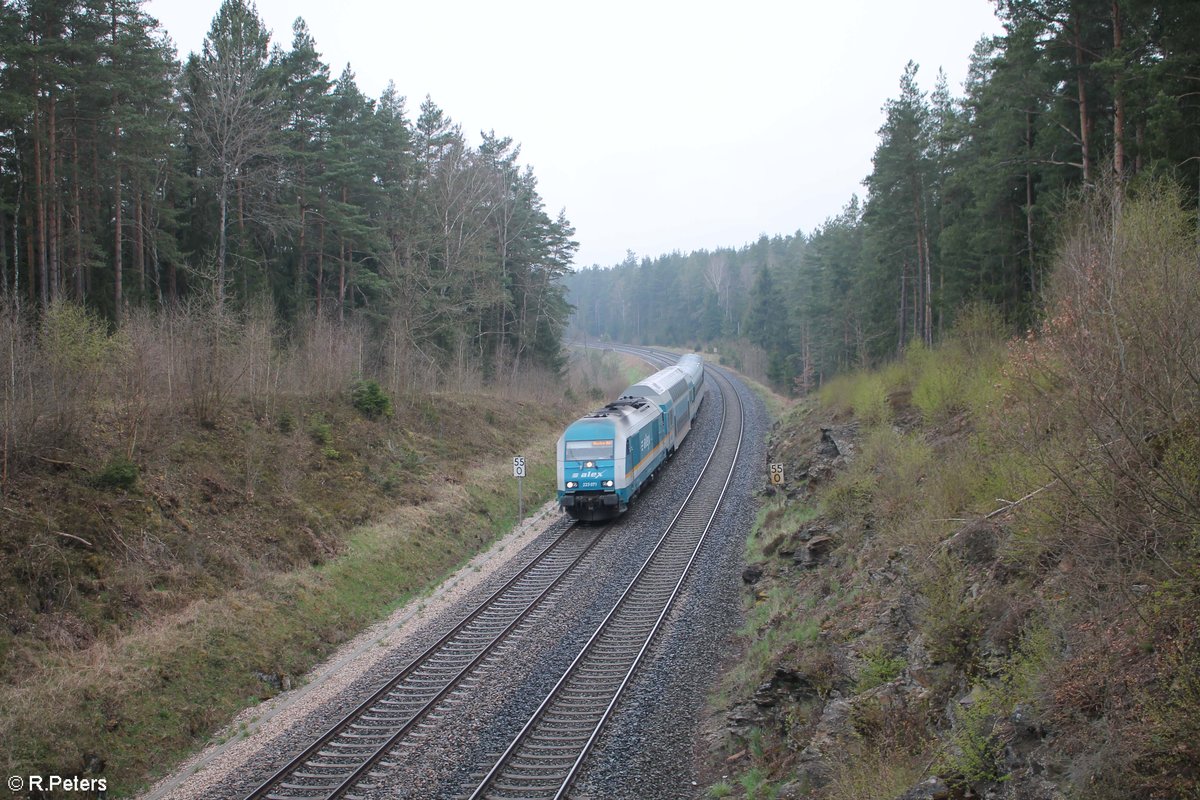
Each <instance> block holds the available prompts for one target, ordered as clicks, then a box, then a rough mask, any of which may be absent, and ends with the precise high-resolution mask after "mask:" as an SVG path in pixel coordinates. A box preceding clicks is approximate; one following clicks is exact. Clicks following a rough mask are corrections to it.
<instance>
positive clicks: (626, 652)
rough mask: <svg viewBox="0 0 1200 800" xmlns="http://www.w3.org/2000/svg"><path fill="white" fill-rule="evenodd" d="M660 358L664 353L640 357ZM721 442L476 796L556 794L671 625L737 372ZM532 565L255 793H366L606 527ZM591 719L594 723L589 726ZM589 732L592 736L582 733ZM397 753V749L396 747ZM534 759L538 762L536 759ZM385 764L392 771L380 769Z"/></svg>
mask: <svg viewBox="0 0 1200 800" xmlns="http://www.w3.org/2000/svg"><path fill="white" fill-rule="evenodd" d="M637 354H638V355H640V356H641V357H643V358H645V359H646V360H648V361H654V362H662V361H665V360H666V358H665V356H664V354H660V353H656V352H652V351H640V352H638V353H637ZM710 375H713V376H714V377H713V380H715V381H716V382H717V383H718V384H719V385H720V387H721V394H722V396H723V397H724V402H723V408H724V415H723V418H722V421H721V431H720V432H719V433H718V435H717V443H716V445H715V446H714V448H713V450H712V452H711V453H710V454H709V457H708V461H707V462H706V463H705V466H704V468H703V469H702V471H701V475H700V477H699V478H698V479H697V481H696V483H695V485H694V486H693V487H692V490H691V493H690V494H689V495H688V498H687V499H686V500H685V501H684V503H683V505H682V507H681V508H680V510H679V513H678V514H677V515H676V517H675V519H674V520H673V521H672V523H671V524H670V525H669V526H668V528H667V530H666V532H665V533H664V534H663V535H662V537H661V538H660V540H659V542H658V544H657V545H656V546H655V548H654V551H653V552H652V553H651V555H650V556H649V558H648V559H647V560H646V562H645V564H644V565H643V566H642V568H641V570H640V571H639V572H638V574H637V576H636V577H635V578H634V580H633V582H632V583H631V584H630V586H629V588H628V589H627V590H626V592H625V594H624V595H623V596H622V597H621V599H620V600H619V601H618V602H617V604H616V606H615V607H613V609H612V611H611V612H610V613H609V615H608V617H607V618H606V619H605V621H604V622H603V623H602V624H601V625H600V627H599V629H597V630H596V632H595V634H594V635H593V636H592V637H591V639H590V640H589V641H588V643H587V645H585V647H584V649H583V651H582V652H581V653H580V654H579V656H578V657H577V658H576V659H575V661H574V662H573V663H572V664H571V666H570V667H569V668H568V670H567V672H566V674H565V675H564V677H563V678H562V680H560V681H559V684H558V686H556V688H555V689H554V690H553V691H552V692H551V694H550V696H549V697H547V699H546V701H545V702H543V703H542V706H541V708H539V710H538V711H537V712H536V714H535V716H534V719H533V720H531V721H530V723H529V724H527V725H526V726H525V728H524V729H522V731H521V733H520V734H519V735H518V737H517V739H516V740H515V741H514V742H513V745H512V746H511V747H510V748H509V750H508V751H506V752H505V754H504V757H503V758H502V759H501V760H500V762H499V763H497V765H496V766H495V767H494V768H493V769H492V770H491V771H490V772H488V773H487V776H486V778H485V780H484V781H483V783H482V784H480V785H479V787H478V788H477V789H476V791H475V793H474V794H473V795H472V796H473V797H483V796H488V797H557V796H561V795H562V793H564V792H565V791H566V788H567V787H568V786H569V785H570V782H571V780H572V779H573V777H574V775H575V773H576V772H577V771H578V769H579V766H580V765H581V764H582V762H583V760H584V758H585V757H586V755H587V753H588V751H589V750H590V748H591V747H592V744H593V742H594V740H595V737H596V735H597V734H598V733H599V731H600V729H601V727H602V726H603V725H604V722H605V720H606V719H607V718H608V716H609V714H610V713H611V712H612V710H613V708H614V707H615V705H616V702H617V700H618V699H619V697H620V695H621V692H622V691H623V689H624V687H625V685H626V684H627V683H628V682H629V680H630V678H631V677H632V675H633V673H634V671H635V670H636V667H637V663H638V661H639V660H640V658H641V657H642V655H643V654H644V652H645V650H646V648H647V647H648V646H649V642H650V641H651V639H652V638H653V636H654V632H655V631H656V630H657V629H658V628H659V627H660V626H661V624H662V621H663V619H664V618H665V616H666V614H667V612H668V611H669V609H670V606H671V603H672V601H673V599H674V597H675V595H676V594H678V592H679V588H680V586H681V585H682V583H683V581H684V578H685V577H686V575H687V571H688V569H689V567H690V565H691V563H692V561H693V560H694V559H695V557H696V555H697V554H698V553H699V550H700V547H701V545H702V544H703V540H704V536H705V534H706V532H707V530H708V527H709V526H710V525H711V522H712V519H713V517H714V516H715V514H716V511H717V509H718V507H719V505H720V502H721V497H722V496H723V493H724V491H725V488H726V486H727V485H728V483H729V478H730V475H731V474H732V470H733V468H734V465H735V464H736V461H737V455H738V452H739V450H740V446H741V438H742V437H741V428H742V419H741V408H740V402H739V401H738V398H737V394H736V391H735V390H733V387H732V386H731V385H730V384H729V382H728V380H727V379H726V378H725V377H724V376H722V375H720V374H719V373H718V372H717V371H716V370H711V371H710ZM560 526H561V529H560V531H559V535H558V536H557V537H556V538H554V539H553V540H552V541H551V543H550V544H549V545H548V546H547V547H545V548H544V550H543V551H542V552H541V553H539V554H538V555H537V556H536V557H535V558H534V559H533V560H532V561H531V562H530V563H529V564H528V565H527V566H526V567H524V568H523V569H522V570H520V571H519V572H518V573H517V574H516V575H515V576H513V577H512V578H511V579H510V580H509V581H508V582H507V583H505V584H504V585H503V586H502V587H500V588H499V589H498V590H496V591H495V592H494V593H493V594H492V596H491V597H489V598H488V599H487V600H485V601H484V602H483V603H481V604H480V605H479V606H477V607H476V608H475V609H474V610H473V611H472V612H471V613H470V614H468V615H467V616H466V617H465V618H464V619H463V620H462V621H461V622H459V623H458V624H457V625H455V626H454V627H453V628H452V629H451V630H450V631H449V632H447V633H446V634H445V635H444V636H442V637H441V638H440V639H439V640H438V641H437V642H436V643H434V644H433V645H432V646H431V647H429V648H428V649H427V650H426V651H425V652H424V653H423V654H422V655H420V656H418V657H417V658H415V659H413V660H412V661H411V662H410V663H409V664H408V666H406V667H405V668H404V669H403V670H401V671H400V672H398V673H397V674H396V675H395V676H394V677H393V678H391V679H390V680H389V681H388V682H387V683H386V684H385V685H384V686H382V687H380V688H379V689H378V690H377V691H376V692H375V693H374V694H372V696H371V697H369V698H367V700H365V701H363V702H362V703H361V704H359V705H358V706H357V707H356V708H355V709H354V710H353V711H352V712H350V713H349V714H348V715H346V716H345V717H344V719H342V720H341V721H340V722H338V723H336V724H335V725H333V726H332V727H331V728H330V729H329V730H328V731H327V732H326V733H325V734H323V735H322V736H321V737H319V738H318V739H317V740H316V741H314V742H313V743H312V744H311V745H309V746H308V747H307V748H305V749H304V751H303V752H301V753H299V754H298V755H296V756H295V757H294V758H292V759H291V760H290V761H289V762H288V763H287V764H285V765H284V766H283V767H281V768H279V769H278V770H277V771H276V772H275V773H274V774H273V775H272V776H271V777H270V778H269V779H267V780H266V781H265V782H263V783H262V784H261V785H260V786H259V787H258V788H257V789H255V790H254V791H253V792H251V793H250V794H249V795H248V796H247V800H325V799H326V798H338V797H357V796H361V795H363V794H366V793H370V791H371V790H372V789H373V788H374V786H375V784H376V783H377V781H379V780H381V779H383V778H384V773H385V772H386V770H387V768H388V767H390V766H392V765H393V763H394V762H395V760H397V759H398V758H400V757H399V756H397V755H396V753H397V752H398V751H399V750H402V749H403V747H402V745H411V744H413V742H412V741H409V739H410V738H411V737H412V736H413V734H417V735H419V733H418V731H419V729H420V728H421V727H422V726H423V725H424V724H426V720H427V719H429V718H436V716H437V715H438V712H437V709H439V708H442V707H444V706H446V705H449V704H450V703H451V702H452V701H454V700H458V701H462V702H469V701H470V696H471V695H470V690H471V689H472V688H473V687H474V685H476V684H477V682H478V679H479V675H480V672H481V667H482V668H486V665H487V664H488V661H489V658H490V657H491V654H493V653H495V652H497V650H498V649H499V647H500V645H501V643H502V642H505V641H508V640H511V639H513V637H514V634H516V633H517V632H518V631H525V630H526V629H527V628H529V627H530V620H531V619H535V618H536V615H537V614H539V613H540V610H541V609H543V608H553V606H554V603H553V601H552V599H551V596H552V595H553V594H554V593H555V590H556V589H557V588H559V587H560V586H562V585H563V584H564V583H566V582H567V581H569V580H570V576H571V575H572V574H574V572H575V570H576V568H577V567H578V566H579V565H580V564H581V563H582V562H583V561H584V559H585V558H586V557H587V556H588V554H589V553H591V552H592V550H593V548H594V547H595V545H596V544H597V543H598V542H599V541H600V540H601V538H602V535H603V533H604V532H605V531H606V530H608V526H605V527H587V526H579V525H570V524H566V523H560ZM585 722H586V728H584V727H581V726H582V725H583V724H584V723H585ZM585 730H586V733H585V732H584V731H585ZM389 754H391V755H389ZM531 765H533V766H531ZM381 771H382V772H381Z"/></svg>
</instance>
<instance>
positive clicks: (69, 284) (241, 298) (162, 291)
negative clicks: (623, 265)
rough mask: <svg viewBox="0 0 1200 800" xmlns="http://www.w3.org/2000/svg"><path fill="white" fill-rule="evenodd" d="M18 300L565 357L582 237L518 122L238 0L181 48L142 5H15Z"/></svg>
mask: <svg viewBox="0 0 1200 800" xmlns="http://www.w3.org/2000/svg"><path fill="white" fill-rule="evenodd" d="M0 52H2V53H3V56H2V57H0V300H2V301H3V303H4V305H5V307H6V308H7V309H8V310H7V312H6V313H7V314H9V315H10V316H13V315H21V316H22V318H25V319H36V318H37V317H39V316H40V315H42V314H43V312H44V310H45V309H47V308H48V307H50V306H51V305H53V304H55V303H59V302H73V303H76V304H83V305H85V306H86V307H87V308H88V309H89V311H90V312H91V313H92V314H94V315H96V316H99V317H101V318H104V319H106V320H107V321H108V323H109V325H110V326H112V327H114V328H116V327H120V325H121V324H122V322H123V321H124V320H125V318H127V317H128V316H129V315H130V314H131V313H134V312H138V311H141V310H145V309H150V310H155V311H157V310H160V309H167V308H178V307H180V306H181V305H188V306H191V307H195V306H197V305H199V306H203V307H204V308H205V309H214V308H215V309H218V310H220V311H221V312H222V313H224V314H226V315H232V316H233V317H235V318H236V317H237V316H238V315H239V314H242V315H244V312H246V311H247V310H251V309H253V310H255V311H256V312H261V311H262V310H263V309H264V308H265V309H267V310H268V311H269V312H270V314H271V315H272V318H273V319H275V320H276V321H277V323H279V327H280V329H282V330H283V331H284V332H285V333H286V332H287V331H294V330H295V329H296V328H297V326H298V325H300V324H301V323H303V322H304V321H305V320H312V319H322V320H326V321H336V322H346V321H348V320H350V319H351V318H353V319H354V320H356V321H357V322H360V323H361V324H363V325H366V326H368V327H369V329H370V331H371V332H372V334H373V335H372V336H371V337H369V338H370V340H371V341H375V342H382V341H390V342H392V343H393V344H394V346H393V347H392V351H391V353H390V354H389V353H384V352H382V351H381V352H378V353H372V354H368V358H373V359H374V361H376V362H379V361H382V360H386V359H392V360H396V359H399V360H403V361H405V362H407V367H408V370H407V371H408V372H409V373H414V372H418V371H419V374H422V375H428V376H432V377H431V380H433V381H434V382H436V381H437V380H438V378H439V376H441V375H443V374H445V373H446V372H447V370H448V369H449V368H451V367H454V368H457V369H458V370H459V373H460V374H461V373H462V372H464V371H466V372H470V373H472V374H475V375H480V376H482V377H483V378H484V379H491V378H493V377H497V376H500V377H510V378H511V376H513V375H516V374H518V373H519V372H520V370H522V369H523V368H524V367H526V366H532V367H541V368H548V369H550V370H551V371H556V370H558V369H559V368H560V367H561V361H560V355H559V342H560V338H561V331H562V329H563V327H564V325H565V322H566V317H567V312H568V308H567V306H566V303H565V297H564V295H565V290H564V289H563V287H562V284H561V281H562V278H563V276H564V274H565V273H566V272H567V270H568V268H569V264H570V262H571V259H572V257H573V254H574V252H575V249H576V247H577V246H576V244H575V243H574V242H573V241H572V236H573V233H574V231H573V229H572V228H571V225H570V224H569V222H568V221H567V219H566V217H565V216H564V215H563V214H561V213H560V214H558V215H557V216H552V215H550V214H549V213H547V211H546V209H545V208H544V207H543V203H542V200H541V198H540V197H539V195H538V191H537V181H536V179H535V177H534V175H533V173H532V171H531V170H530V169H529V168H527V167H523V166H522V165H521V164H520V162H519V156H520V148H519V147H518V146H516V145H514V143H513V141H512V140H511V139H509V138H506V137H502V136H499V135H496V134H495V133H494V132H484V133H483V134H482V135H481V143H480V144H479V145H478V146H477V147H476V146H472V145H471V144H470V143H469V142H468V141H467V138H466V137H465V136H464V134H463V131H462V130H461V128H460V127H459V126H458V125H456V124H455V123H454V122H453V121H452V119H451V118H450V117H449V116H448V115H447V113H446V112H444V111H443V110H442V109H441V108H439V107H438V106H437V105H436V104H435V103H434V102H433V100H432V99H430V98H428V97H426V99H425V100H424V102H422V103H421V104H420V107H419V108H418V109H415V110H414V109H410V108H409V107H408V106H407V105H406V101H405V98H403V97H401V96H398V94H397V93H396V91H395V89H394V87H392V86H389V88H388V89H387V90H386V91H385V92H384V93H383V95H382V96H381V97H379V98H376V99H372V98H369V97H366V96H364V95H363V93H362V92H361V91H360V90H359V88H358V86H356V84H355V76H354V73H353V72H352V71H351V70H350V67H349V66H347V67H346V68H345V69H344V70H343V71H342V72H341V73H340V74H338V75H336V76H335V75H334V73H333V72H331V69H330V65H328V64H326V63H324V62H323V61H322V60H321V55H320V53H319V51H318V47H317V43H316V41H315V40H314V38H313V36H312V34H311V33H310V32H309V30H308V29H307V27H306V25H305V23H304V22H303V20H301V19H297V20H296V22H295V23H294V26H293V30H292V39H291V42H290V44H289V45H288V46H283V45H282V44H280V43H279V42H273V41H272V40H271V38H270V34H269V32H268V31H267V30H266V29H265V28H264V24H263V22H262V20H261V19H260V18H259V16H258V15H257V13H256V11H255V9H254V6H253V4H252V3H249V2H248V1H247V0H225V2H224V3H223V4H222V5H221V6H220V9H219V11H218V12H217V14H216V16H215V17H214V19H213V21H212V26H211V29H210V31H209V33H208V35H207V37H206V38H205V40H204V44H203V47H202V49H201V51H200V52H198V53H192V54H190V55H189V56H187V57H186V59H184V60H183V61H182V62H181V61H180V60H179V57H178V56H177V54H176V52H175V50H174V48H173V46H172V45H171V43H170V41H169V40H168V39H167V37H166V35H165V33H164V32H163V31H162V30H161V29H160V28H159V26H158V23H157V22H156V21H155V20H154V19H152V18H151V17H150V16H148V15H147V14H146V13H145V12H144V11H143V10H142V9H141V7H140V3H138V2H137V0H103V2H100V1H99V0H17V1H16V2H6V3H4V4H3V5H2V6H0Z"/></svg>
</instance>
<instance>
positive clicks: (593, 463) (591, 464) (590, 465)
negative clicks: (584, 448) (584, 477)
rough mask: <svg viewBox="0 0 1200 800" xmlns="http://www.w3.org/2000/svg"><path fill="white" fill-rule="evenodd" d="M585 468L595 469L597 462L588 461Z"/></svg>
mask: <svg viewBox="0 0 1200 800" xmlns="http://www.w3.org/2000/svg"><path fill="white" fill-rule="evenodd" d="M583 466H585V467H587V468H588V469H594V468H595V466H596V462H595V461H586V462H584V464H583Z"/></svg>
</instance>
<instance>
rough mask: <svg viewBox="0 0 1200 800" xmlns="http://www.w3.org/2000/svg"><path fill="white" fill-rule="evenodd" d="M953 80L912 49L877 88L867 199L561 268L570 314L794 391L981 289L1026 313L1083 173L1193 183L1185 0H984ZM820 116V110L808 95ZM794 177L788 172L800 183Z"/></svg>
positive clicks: (901, 337) (1194, 10)
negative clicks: (983, 27)
mask: <svg viewBox="0 0 1200 800" xmlns="http://www.w3.org/2000/svg"><path fill="white" fill-rule="evenodd" d="M996 7H997V14H998V15H999V18H1000V19H1001V20H1002V21H1003V23H1004V28H1005V33H1004V34H1003V35H1001V36H997V37H994V38H985V39H983V40H981V41H980V42H979V43H978V44H977V46H976V48H975V51H974V53H973V56H972V63H971V68H970V72H969V77H968V80H967V83H966V86H965V94H964V96H962V97H959V98H955V97H953V96H952V94H951V92H950V89H949V87H948V86H947V83H946V80H945V77H944V75H943V74H941V73H939V75H938V76H937V80H936V82H935V84H934V88H933V90H932V91H931V92H928V93H926V92H925V91H923V90H922V89H921V87H920V86H919V84H918V80H917V73H918V68H917V65H916V64H913V63H909V65H908V66H907V67H906V68H905V70H904V73H903V76H902V77H901V79H900V90H899V94H898V95H897V96H896V97H895V98H893V99H891V100H889V101H888V102H887V103H886V105H885V106H884V109H883V110H884V113H885V121H884V123H883V125H882V127H881V128H880V129H879V144H878V146H877V147H876V150H875V155H874V159H873V169H872V171H871V174H870V175H868V176H867V177H866V179H865V180H864V182H863V183H864V185H865V187H866V199H865V200H860V199H859V198H857V197H854V198H851V199H850V201H849V202H848V203H847V204H846V206H845V207H844V208H843V209H842V211H841V213H839V214H838V215H836V216H834V217H831V218H830V219H828V220H827V221H826V222H825V223H824V224H823V225H821V226H819V227H818V228H817V229H816V230H814V231H812V232H811V233H809V234H805V233H803V232H798V233H795V234H793V235H790V236H774V237H770V238H769V237H767V236H765V235H764V236H763V237H762V238H760V239H759V240H758V241H757V242H754V243H753V244H750V245H748V246H746V247H743V248H741V249H720V250H717V251H715V252H708V251H698V252H693V253H690V254H687V255H684V254H682V253H678V252H677V253H672V254H670V255H665V256H661V257H658V258H653V259H651V258H642V259H640V260H639V259H638V258H637V256H636V255H635V254H633V253H630V254H629V255H628V257H627V258H626V260H625V261H624V262H623V263H621V264H620V265H617V266H615V267H613V268H611V269H591V270H584V271H581V272H578V273H576V274H575V275H573V276H572V277H571V278H570V279H569V280H568V286H569V288H570V295H569V297H570V299H571V301H572V302H573V303H574V304H575V305H576V306H577V311H576V314H575V317H574V320H573V323H572V324H573V329H574V331H573V332H574V333H575V334H576V335H578V336H584V337H600V338H610V339H613V340H620V341H628V342H662V343H669V344H676V345H684V346H690V347H711V346H719V347H720V348H721V349H723V350H724V351H725V352H726V353H727V354H730V355H733V356H734V357H735V359H736V360H738V361H741V362H743V363H742V366H743V367H745V368H748V369H749V370H750V371H751V372H757V373H760V374H765V375H766V376H768V377H769V378H770V379H771V380H772V381H773V382H775V383H776V385H778V386H780V387H787V388H789V389H794V390H797V391H806V390H807V389H809V388H811V387H813V386H815V385H817V384H819V383H821V382H822V380H823V379H825V378H828V377H829V376H830V375H831V374H833V373H835V372H837V371H839V370H842V369H844V368H846V367H848V366H852V365H862V364H869V363H874V362H878V361H879V360H881V359H884V358H886V357H889V356H891V355H894V354H895V353H897V352H898V351H902V350H903V349H904V348H905V347H906V345H907V344H908V343H910V342H914V341H916V342H923V343H925V344H927V345H928V344H932V343H933V342H935V341H937V340H938V339H939V338H940V337H941V336H942V335H943V333H944V332H945V331H947V330H948V329H949V327H950V326H951V325H952V324H953V323H954V320H955V316H956V314H957V313H958V312H959V310H960V309H962V308H964V307H965V306H967V305H970V304H973V303H985V304H988V305H991V306H993V307H995V308H996V309H998V310H999V311H1000V312H1001V313H1002V315H1003V319H1004V320H1005V321H1006V323H1007V325H1008V326H1009V327H1010V328H1011V330H1012V331H1014V332H1019V331H1021V330H1023V329H1025V328H1027V327H1028V326H1029V325H1030V324H1031V323H1032V322H1033V321H1034V320H1035V319H1036V315H1037V313H1038V305H1039V302H1040V298H1041V296H1042V289H1043V286H1042V284H1043V276H1044V275H1045V273H1046V271H1047V269H1048V266H1049V262H1050V260H1051V258H1052V256H1053V253H1054V250H1055V248H1056V246H1057V243H1058V242H1057V237H1058V236H1059V222H1060V218H1061V217H1062V214H1063V212H1064V210H1065V209H1067V208H1068V207H1069V205H1070V201H1071V199H1072V197H1073V196H1074V195H1075V194H1076V192H1077V191H1078V189H1079V188H1080V187H1081V186H1086V185H1091V184H1094V183H1096V182H1098V181H1101V180H1105V179H1108V178H1109V177H1110V176H1111V177H1113V178H1115V180H1117V181H1119V182H1136V181H1139V180H1145V179H1146V178H1147V177H1149V176H1154V177H1158V178H1164V177H1165V178H1167V179H1169V180H1173V181H1176V182H1178V183H1179V184H1180V185H1182V186H1183V187H1184V188H1185V190H1186V192H1187V197H1188V198H1189V202H1191V203H1195V201H1196V197H1197V189H1198V188H1200V184H1198V180H1200V48H1197V46H1196V43H1197V42H1200V4H1197V3H1195V2H1191V0H1114V1H1113V2H1080V1H1079V0H997V2H996ZM814 116H815V117H819V114H815V115H814ZM803 190H804V187H802V186H798V187H796V191H803Z"/></svg>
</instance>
